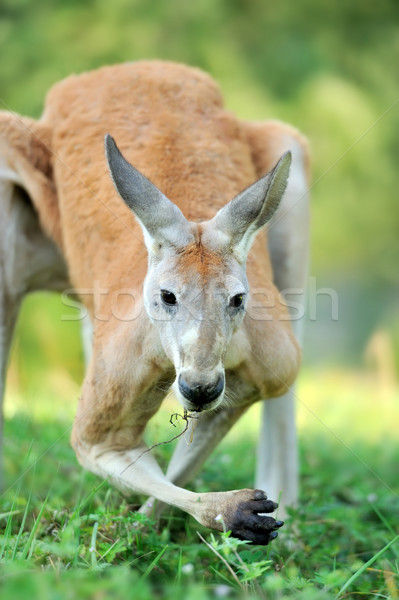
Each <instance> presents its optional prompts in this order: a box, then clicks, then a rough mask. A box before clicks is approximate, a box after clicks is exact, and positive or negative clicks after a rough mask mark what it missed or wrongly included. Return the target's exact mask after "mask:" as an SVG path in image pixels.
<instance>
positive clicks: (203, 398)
mask: <svg viewBox="0 0 399 600" xmlns="http://www.w3.org/2000/svg"><path fill="white" fill-rule="evenodd" d="M223 388H224V375H219V376H218V378H217V380H216V381H215V382H213V383H206V384H203V383H189V382H188V381H187V379H186V378H185V377H184V375H182V374H180V375H179V390H180V392H181V393H182V394H183V396H184V397H185V398H186V399H187V400H190V402H192V403H193V404H195V405H196V406H198V407H200V406H203V405H204V404H209V402H212V400H215V399H216V398H217V397H218V396H220V394H221V393H222V392H223Z"/></svg>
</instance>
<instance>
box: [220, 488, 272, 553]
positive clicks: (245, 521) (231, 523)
mask: <svg viewBox="0 0 399 600" xmlns="http://www.w3.org/2000/svg"><path fill="white" fill-rule="evenodd" d="M277 507H278V504H277V503H276V502H273V501H272V500H268V499H267V496H266V494H265V492H263V491H262V490H254V491H252V498H249V499H248V500H243V501H241V502H238V504H237V508H236V510H235V512H234V513H233V514H232V516H231V517H230V518H229V519H227V521H226V523H225V526H226V527H227V529H229V530H231V533H232V535H233V536H234V537H236V538H238V539H240V540H248V541H250V542H253V543H254V544H259V545H263V546H265V545H266V544H269V542H271V541H272V540H274V539H275V538H276V537H277V536H278V532H277V529H279V528H280V527H282V526H283V525H284V521H276V520H275V519H273V517H269V516H266V514H265V513H271V512H274V511H275V510H276V508H277Z"/></svg>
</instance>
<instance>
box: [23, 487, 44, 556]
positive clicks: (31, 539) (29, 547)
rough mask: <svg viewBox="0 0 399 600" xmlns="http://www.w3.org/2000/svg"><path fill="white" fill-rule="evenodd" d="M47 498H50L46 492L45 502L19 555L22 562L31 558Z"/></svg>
mask: <svg viewBox="0 0 399 600" xmlns="http://www.w3.org/2000/svg"><path fill="white" fill-rule="evenodd" d="M49 496H50V492H48V494H47V496H46V498H45V500H44V502H43V504H42V506H41V509H40V511H39V514H38V515H37V517H36V519H35V522H34V523H33V527H32V530H31V532H30V534H29V537H28V539H27V541H26V544H25V547H24V549H23V551H22V555H21V558H22V560H25V559H26V558H31V556H32V553H33V543H34V541H35V537H36V532H37V528H38V527H39V525H40V520H41V518H42V515H43V512H44V509H45V508H46V505H47V502H48V499H49Z"/></svg>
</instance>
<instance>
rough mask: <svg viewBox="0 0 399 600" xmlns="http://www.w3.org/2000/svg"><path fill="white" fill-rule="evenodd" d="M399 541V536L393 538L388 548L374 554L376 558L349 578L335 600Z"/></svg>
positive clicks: (387, 545)
mask: <svg viewBox="0 0 399 600" xmlns="http://www.w3.org/2000/svg"><path fill="white" fill-rule="evenodd" d="M398 540H399V535H397V536H396V537H394V538H393V540H391V541H390V542H388V544H386V546H384V547H383V548H381V550H380V551H379V552H377V554H374V556H373V557H372V558H370V560H368V561H367V562H366V563H364V565H362V566H361V567H360V569H358V570H357V571H356V573H354V574H353V575H352V577H349V579H348V581H347V582H346V583H344V585H343V586H342V588H341V589H340V590H339V592H338V594H337V595H336V597H335V600H338V598H339V597H340V596H341V595H342V594H343V593H344V592H345V590H347V589H348V587H349V586H350V585H352V583H353V582H354V581H356V579H357V578H358V577H359V576H360V575H361V574H362V573H363V572H364V571H365V570H366V569H367V568H368V567H370V566H371V565H372V564H373V563H374V562H375V561H376V560H377V559H378V558H379V557H380V556H382V555H383V554H384V552H386V551H387V550H388V548H390V547H391V546H392V545H393V544H394V543H395V542H397V541H398Z"/></svg>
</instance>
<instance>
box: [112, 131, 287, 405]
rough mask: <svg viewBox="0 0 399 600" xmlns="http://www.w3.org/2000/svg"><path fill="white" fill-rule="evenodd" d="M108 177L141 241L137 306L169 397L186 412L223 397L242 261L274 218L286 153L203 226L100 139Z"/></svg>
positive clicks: (240, 297) (242, 283) (241, 306)
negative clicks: (162, 362)
mask: <svg viewBox="0 0 399 600" xmlns="http://www.w3.org/2000/svg"><path fill="white" fill-rule="evenodd" d="M105 146H106V155H107V160H108V164H109V168H110V171H111V176H112V179H113V181H114V184H115V187H116V189H117V191H118V192H119V194H120V196H121V197H122V199H123V200H124V202H125V203H126V204H127V206H128V207H129V208H130V209H131V210H132V211H133V213H134V214H135V216H136V218H137V219H138V221H139V223H140V225H141V227H142V229H143V233H144V240H145V244H146V246H147V249H148V255H149V269H148V273H147V276H146V279H145V282H144V304H145V308H146V311H147V314H148V316H149V318H150V320H151V321H152V323H153V324H154V325H155V326H156V327H157V329H158V331H159V335H160V339H161V343H162V345H163V348H164V350H165V352H166V354H167V355H168V357H169V358H170V360H171V361H172V362H173V364H174V367H175V369H176V380H175V382H174V384H173V389H174V392H175V394H176V396H177V398H178V400H179V401H180V403H181V404H182V405H183V406H184V407H185V408H186V409H187V410H189V411H202V410H209V409H214V408H216V407H217V406H218V405H219V404H220V403H221V402H222V401H223V397H224V388H225V375H224V357H225V354H226V350H227V346H228V343H229V341H230V339H231V337H232V335H233V333H234V332H235V331H236V330H237V329H238V327H239V326H240V324H241V322H242V320H243V317H244V314H245V307H246V303H247V298H248V292H249V289H248V281H247V277H246V272H245V264H246V258H247V255H248V251H249V249H250V247H251V244H252V241H253V239H254V237H255V234H256V232H257V231H258V229H259V228H260V227H262V225H264V224H265V223H267V222H268V221H269V220H270V219H271V217H272V216H273V214H274V212H275V211H276V209H277V207H278V205H279V203H280V200H281V198H282V196H283V194H284V190H285V187H286V184H287V179H288V174H289V167H290V163H291V155H290V153H288V152H287V153H286V154H284V155H283V156H282V157H281V159H280V160H279V162H278V163H277V165H276V166H275V168H274V169H273V170H272V171H271V172H270V173H269V174H267V175H265V176H264V177H262V178H261V179H259V180H258V181H257V182H256V183H254V184H253V185H251V186H250V187H249V188H247V189H246V190H244V191H243V192H241V193H240V194H239V195H238V196H236V197H235V198H234V199H233V200H231V202H229V203H228V204H227V205H226V206H224V207H223V208H222V209H221V210H219V212H218V213H217V214H216V215H215V217H214V218H213V219H211V220H210V221H206V222H203V223H199V224H198V223H192V222H190V221H188V220H187V219H186V218H185V217H184V216H183V214H182V213H181V211H180V209H179V208H178V207H177V206H176V205H175V204H173V202H171V201H170V200H168V198H166V196H165V195H164V194H162V192H161V191H160V190H159V189H158V188H157V187H156V186H155V185H153V184H152V183H151V182H150V181H149V180H148V179H147V178H146V177H144V175H142V174H141V173H140V172H139V171H137V169H135V168H134V167H133V166H131V165H130V164H129V163H128V162H127V161H126V160H125V159H124V158H123V156H122V154H121V153H120V151H119V149H118V147H117V146H116V144H115V141H114V140H113V138H112V137H111V136H109V135H107V136H106V138H105Z"/></svg>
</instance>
